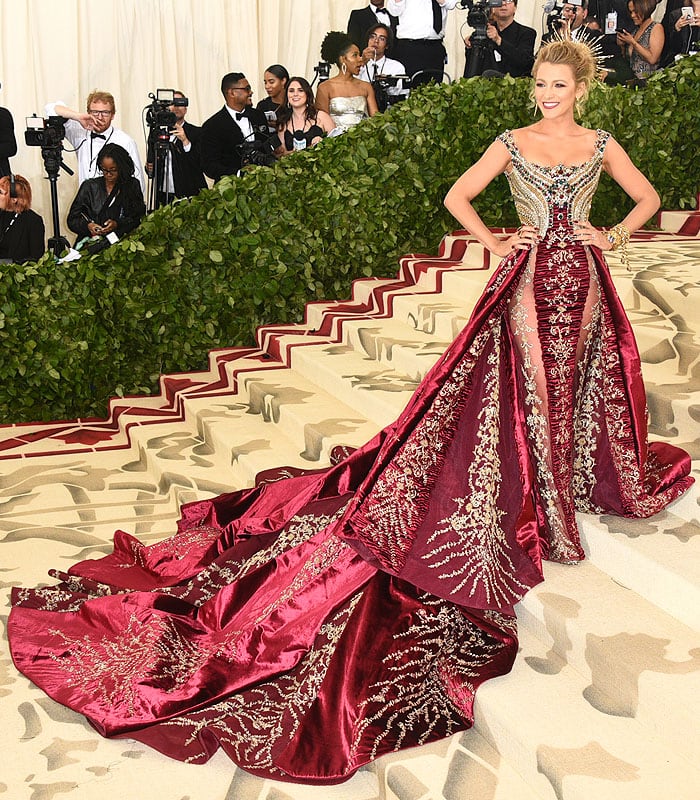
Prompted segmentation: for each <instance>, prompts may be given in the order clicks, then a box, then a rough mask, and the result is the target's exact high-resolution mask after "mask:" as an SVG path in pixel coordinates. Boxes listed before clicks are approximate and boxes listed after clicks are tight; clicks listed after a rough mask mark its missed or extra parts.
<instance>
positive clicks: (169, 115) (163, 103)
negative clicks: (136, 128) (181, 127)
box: [146, 89, 190, 144]
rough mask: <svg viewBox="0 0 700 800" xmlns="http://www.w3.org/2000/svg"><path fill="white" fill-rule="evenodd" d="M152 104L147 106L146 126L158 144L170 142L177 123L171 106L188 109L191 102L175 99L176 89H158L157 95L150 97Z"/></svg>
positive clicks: (182, 98) (183, 98)
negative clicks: (172, 130) (171, 132)
mask: <svg viewBox="0 0 700 800" xmlns="http://www.w3.org/2000/svg"><path fill="white" fill-rule="evenodd" d="M148 97H149V99H150V100H151V104H150V105H149V106H146V124H147V125H148V127H149V128H150V129H151V135H152V136H154V137H155V140H156V142H157V143H163V144H165V143H167V142H169V141H170V131H171V129H172V128H173V127H174V125H175V123H176V122H177V117H176V116H175V113H174V112H173V111H171V110H170V106H180V107H183V108H187V106H188V105H189V103H190V101H189V100H188V99H187V98H186V97H175V90H174V89H156V93H155V94H153V93H152V92H151V94H149V95H148Z"/></svg>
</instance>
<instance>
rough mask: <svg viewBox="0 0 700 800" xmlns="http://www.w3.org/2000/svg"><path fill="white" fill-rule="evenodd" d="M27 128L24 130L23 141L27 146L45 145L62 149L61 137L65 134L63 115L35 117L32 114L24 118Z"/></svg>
mask: <svg viewBox="0 0 700 800" xmlns="http://www.w3.org/2000/svg"><path fill="white" fill-rule="evenodd" d="M26 122H27V129H26V130H25V132H24V141H25V144H26V145H27V146H28V147H42V148H44V147H46V148H55V149H57V150H62V149H63V137H64V136H65V135H66V120H65V118H64V117H49V118H48V119H44V118H43V117H37V115H36V114H34V115H33V116H31V117H27V118H26Z"/></svg>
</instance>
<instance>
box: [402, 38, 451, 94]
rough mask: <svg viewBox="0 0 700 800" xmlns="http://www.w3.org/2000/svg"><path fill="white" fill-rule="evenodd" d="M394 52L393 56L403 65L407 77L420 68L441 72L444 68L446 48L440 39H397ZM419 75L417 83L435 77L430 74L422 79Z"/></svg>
mask: <svg viewBox="0 0 700 800" xmlns="http://www.w3.org/2000/svg"><path fill="white" fill-rule="evenodd" d="M395 53H396V55H395V56H394V57H395V58H396V59H397V61H400V62H401V63H402V64H403V65H404V67H405V68H406V74H407V75H408V76H409V77H412V76H413V75H415V74H416V72H421V71H422V70H433V71H434V72H442V71H443V70H444V69H445V56H446V50H445V46H444V45H443V43H442V41H441V40H440V39H397V40H396V47H395ZM421 77H423V76H420V77H419V78H418V83H426V82H427V81H430V80H435V79H436V76H430V75H429V76H426V77H425V78H424V79H423V80H421ZM438 79H439V78H438Z"/></svg>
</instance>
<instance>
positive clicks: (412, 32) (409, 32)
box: [386, 0, 457, 39]
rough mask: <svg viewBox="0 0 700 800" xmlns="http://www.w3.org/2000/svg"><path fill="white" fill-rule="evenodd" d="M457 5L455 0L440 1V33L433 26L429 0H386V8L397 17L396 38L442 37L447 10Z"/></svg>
mask: <svg viewBox="0 0 700 800" xmlns="http://www.w3.org/2000/svg"><path fill="white" fill-rule="evenodd" d="M456 5H457V0H444V2H443V3H442V33H441V34H438V33H435V28H433V4H432V2H431V0H387V3H386V10H387V11H388V12H389V13H390V14H393V15H394V16H395V17H398V18H399V24H398V25H397V27H396V38H397V39H442V37H443V36H444V33H445V23H446V21H447V12H448V11H450V10H452V9H453V8H454V7H455V6H456Z"/></svg>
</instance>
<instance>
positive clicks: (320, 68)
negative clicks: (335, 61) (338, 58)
mask: <svg viewBox="0 0 700 800" xmlns="http://www.w3.org/2000/svg"><path fill="white" fill-rule="evenodd" d="M330 74H331V65H330V64H329V63H328V62H327V61H319V62H318V64H316V66H315V67H314V79H313V80H312V81H311V85H312V86H313V85H314V83H316V81H317V80H318V82H319V83H323V81H327V80H328V78H329V77H330Z"/></svg>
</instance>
